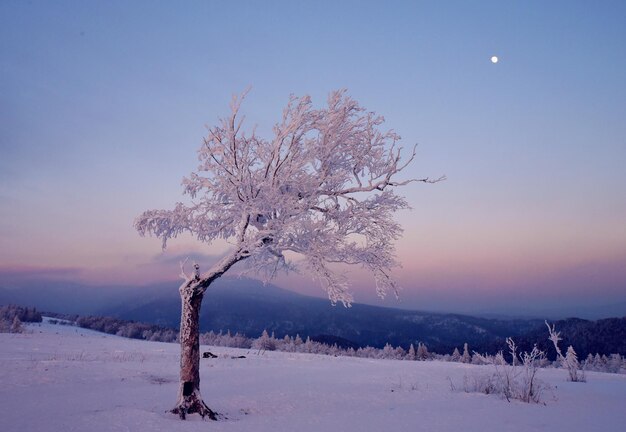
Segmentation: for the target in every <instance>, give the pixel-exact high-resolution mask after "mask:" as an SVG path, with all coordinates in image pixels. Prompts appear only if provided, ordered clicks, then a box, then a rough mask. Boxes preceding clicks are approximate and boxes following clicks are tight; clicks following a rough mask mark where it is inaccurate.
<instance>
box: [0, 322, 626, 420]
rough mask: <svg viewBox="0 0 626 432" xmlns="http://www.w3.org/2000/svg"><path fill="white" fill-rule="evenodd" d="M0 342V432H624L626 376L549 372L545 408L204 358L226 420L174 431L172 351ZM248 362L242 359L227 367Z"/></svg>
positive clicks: (48, 330) (407, 371) (318, 362)
mask: <svg viewBox="0 0 626 432" xmlns="http://www.w3.org/2000/svg"><path fill="white" fill-rule="evenodd" d="M28 328H29V330H31V331H32V333H30V334H0V383H1V386H0V431H2V432H14V431H15V432H18V431H19V432H23V431H55V432H56V431H59V432H65V431H81V432H82V431H93V432H100V431H150V432H159V431H167V432H173V431H200V430H202V431H207V430H211V431H260V432H263V431H295V430H297V431H303V432H304V431H333V432H334V431H359V432H363V431H409V430H420V431H450V432H452V431H454V432H459V431H464V432H468V431H481V432H484V431H498V432H506V431H549V432H558V431H568V432H571V431H581V432H582V431H585V432H588V431H596V430H597V431H603V432H610V431H615V432H617V431H620V432H622V431H624V430H626V376H624V375H614V374H602V373H588V375H587V378H588V382H587V383H570V382H567V381H566V380H565V379H566V374H567V373H566V371H564V370H554V369H547V370H541V371H540V378H541V379H542V380H543V381H545V382H546V383H548V384H550V385H551V386H552V390H551V391H550V392H548V393H546V395H545V397H544V400H545V405H534V404H525V403H522V402H512V403H508V402H506V401H504V400H502V399H500V398H499V397H498V396H494V395H490V396H488V395H484V394H477V393H465V392H462V391H458V390H456V391H453V390H452V389H451V382H452V383H454V384H456V385H457V386H461V387H462V382H463V377H464V376H467V377H472V376H478V375H481V374H487V373H488V372H489V366H472V365H464V364H459V363H444V362H410V361H393V360H371V359H357V358H347V357H327V356H318V355H313V354H289V353H279V352H266V353H264V354H262V355H259V354H258V353H257V352H256V351H247V350H237V349H234V348H214V347H203V349H208V350H211V351H212V352H214V353H216V354H218V355H219V358H217V359H210V360H209V359H202V360H201V362H202V376H201V377H202V384H201V387H202V392H203V396H204V399H205V401H206V402H207V404H208V405H209V406H210V407H211V408H212V409H214V410H216V411H218V412H219V413H221V414H222V415H223V416H224V417H225V418H223V420H222V421H219V422H207V421H201V420H200V418H199V417H197V416H192V417H195V418H192V419H190V420H187V421H186V422H181V421H180V420H178V418H177V417H175V416H173V415H171V414H168V413H166V410H167V409H168V408H170V407H171V406H172V404H173V403H174V401H175V399H176V392H177V390H178V350H179V347H178V345H176V344H167V343H158V342H145V341H137V340H129V339H124V338H120V337H116V336H109V335H104V334H101V333H97V332H93V331H90V330H84V329H78V328H75V327H68V326H60V325H52V324H46V323H44V324H40V325H29V326H28ZM239 355H245V356H246V358H245V359H235V358H232V357H234V356H239Z"/></svg>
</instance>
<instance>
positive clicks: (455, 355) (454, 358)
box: [451, 347, 461, 362]
mask: <svg viewBox="0 0 626 432" xmlns="http://www.w3.org/2000/svg"><path fill="white" fill-rule="evenodd" d="M451 360H452V361H453V362H459V361H461V353H460V352H459V349H458V348H456V347H455V348H454V351H452V357H451Z"/></svg>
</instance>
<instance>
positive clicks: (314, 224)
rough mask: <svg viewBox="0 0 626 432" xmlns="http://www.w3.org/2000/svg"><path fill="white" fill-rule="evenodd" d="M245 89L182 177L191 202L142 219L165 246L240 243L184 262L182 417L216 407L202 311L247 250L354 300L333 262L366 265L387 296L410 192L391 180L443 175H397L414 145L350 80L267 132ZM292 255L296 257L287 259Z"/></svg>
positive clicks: (335, 296)
mask: <svg viewBox="0 0 626 432" xmlns="http://www.w3.org/2000/svg"><path fill="white" fill-rule="evenodd" d="M242 100H243V97H239V98H238V97H235V98H233V102H232V105H231V114H230V115H229V116H228V117H226V118H224V119H222V120H221V121H220V123H219V124H218V125H217V126H214V127H211V128H210V129H209V131H208V136H207V138H205V140H204V142H203V144H202V146H201V147H200V150H199V152H198V157H199V160H200V164H199V167H198V169H197V171H195V172H192V173H191V175H190V176H189V177H187V178H185V179H183V186H184V192H185V193H186V194H188V195H189V196H190V198H191V199H190V200H189V202H188V203H186V204H185V203H181V202H179V203H177V204H176V205H175V207H174V209H173V210H149V211H146V212H144V213H143V214H142V215H141V216H139V217H138V218H137V219H136V221H135V227H136V229H137V230H138V231H139V233H140V234H141V235H146V234H150V235H154V236H156V237H158V238H160V239H161V240H162V245H163V247H165V246H166V244H167V242H168V241H169V240H170V239H173V238H175V237H177V236H178V235H180V234H182V233H184V232H188V233H190V234H192V235H193V236H195V237H196V238H197V239H198V240H199V241H201V242H205V243H207V244H211V243H213V242H214V241H216V240H220V239H221V240H226V241H227V242H229V243H230V244H231V245H232V249H231V250H230V251H229V252H228V253H227V254H226V255H225V256H224V257H223V258H222V259H221V260H220V261H219V262H217V263H215V264H214V265H213V266H212V267H211V268H209V269H208V270H207V271H206V272H201V271H200V266H199V265H198V264H194V270H193V272H192V273H191V274H188V273H186V272H185V270H184V265H182V264H181V277H182V279H183V282H182V284H181V285H180V288H179V291H180V296H181V300H182V316H181V330H180V343H181V350H182V353H181V375H180V390H179V397H178V401H177V403H176V406H175V408H174V409H173V412H174V413H177V414H179V415H180V416H181V418H184V417H185V415H186V414H189V413H199V414H201V415H202V416H209V417H210V418H215V413H214V412H213V411H212V410H210V409H209V408H208V407H207V406H206V404H205V403H204V402H203V401H202V397H201V394H200V375H199V343H198V334H199V327H198V316H199V311H200V305H201V302H202V299H203V297H204V294H205V292H206V290H207V288H208V287H209V286H210V285H211V284H212V283H213V282H214V281H215V280H216V279H218V278H219V277H220V276H222V275H223V274H224V273H225V272H226V271H228V270H229V269H230V268H231V267H232V266H234V265H235V264H237V263H239V262H242V261H246V262H247V267H248V268H249V269H252V270H253V271H254V272H256V273H257V274H259V273H263V274H265V275H266V277H268V278H271V277H272V276H273V275H274V273H275V272H276V271H277V270H279V269H280V268H285V267H288V266H290V265H294V266H297V267H300V268H302V269H303V270H306V271H308V273H310V274H311V275H312V276H313V277H314V278H315V279H317V280H318V281H319V282H320V283H321V285H322V287H323V288H324V289H325V290H326V292H327V293H328V296H329V298H330V300H331V301H332V303H336V302H341V303H343V304H344V305H349V304H350V303H351V301H352V296H351V294H350V293H349V291H348V280H347V278H346V277H345V272H337V271H336V268H334V264H337V263H346V264H352V265H358V266H362V267H364V268H365V269H366V270H369V271H370V272H371V273H372V275H373V278H374V281H375V283H376V289H377V292H378V294H379V295H380V296H381V297H382V296H384V295H385V294H386V293H387V292H388V291H392V292H396V289H397V288H396V283H395V282H394V280H393V279H392V277H391V269H392V268H393V267H394V266H396V264H397V263H396V260H395V257H394V248H393V241H394V240H396V239H397V238H398V237H399V236H400V234H401V232H402V229H401V227H400V225H399V224H398V223H397V222H395V221H394V219H393V214H394V213H395V212H396V211H398V210H401V209H406V208H408V204H407V202H406V200H405V199H404V198H403V197H402V196H400V195H398V194H396V192H395V189H396V187H398V186H402V185H406V184H408V183H410V182H412V181H420V182H425V183H432V182H434V181H437V180H434V181H433V180H429V179H428V178H422V179H402V180H399V179H398V174H400V173H401V171H402V170H403V169H404V168H405V167H406V166H407V165H408V164H409V163H410V162H411V161H412V160H413V158H414V156H415V148H413V152H412V153H411V154H410V155H409V156H408V158H407V159H403V156H402V152H401V150H402V148H401V147H399V146H398V142H399V140H400V137H399V136H398V135H397V134H396V133H395V132H393V131H385V130H382V129H381V126H382V123H383V118H382V117H380V116H378V115H376V114H374V113H372V112H368V111H366V110H365V109H363V108H362V107H361V106H360V105H359V104H358V103H357V102H356V101H355V100H354V99H352V98H350V97H349V96H348V95H347V94H346V92H345V91H335V92H333V93H331V94H330V96H329V98H328V104H327V106H326V107H324V108H321V109H316V108H314V107H313V105H312V103H311V99H310V98H309V97H308V96H304V97H300V98H297V97H292V98H291V99H290V101H289V103H288V104H287V107H286V108H285V109H284V111H283V114H282V118H281V119H280V121H279V122H278V123H277V124H276V125H275V126H274V128H273V136H272V137H271V138H269V139H266V138H263V137H260V136H258V135H257V134H256V132H255V131H254V130H252V132H249V133H246V132H244V130H243V128H242V123H243V120H242V118H241V116H240V106H241V102H242ZM292 256H296V257H299V258H297V259H293V260H291V261H292V262H288V260H287V258H289V257H292Z"/></svg>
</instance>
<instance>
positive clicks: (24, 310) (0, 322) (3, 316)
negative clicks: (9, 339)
mask: <svg viewBox="0 0 626 432" xmlns="http://www.w3.org/2000/svg"><path fill="white" fill-rule="evenodd" d="M41 320H42V318H41V313H40V312H38V311H37V309H35V308H28V307H22V306H16V305H8V306H0V333H22V332H23V331H24V328H23V327H22V323H24V322H41Z"/></svg>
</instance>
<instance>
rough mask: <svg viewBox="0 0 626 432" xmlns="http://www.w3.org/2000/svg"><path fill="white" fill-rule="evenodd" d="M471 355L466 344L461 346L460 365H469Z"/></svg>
mask: <svg viewBox="0 0 626 432" xmlns="http://www.w3.org/2000/svg"><path fill="white" fill-rule="evenodd" d="M471 362H472V355H471V354H470V352H469V347H468V346H467V342H465V343H464V344H463V355H462V356H461V363H471Z"/></svg>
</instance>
